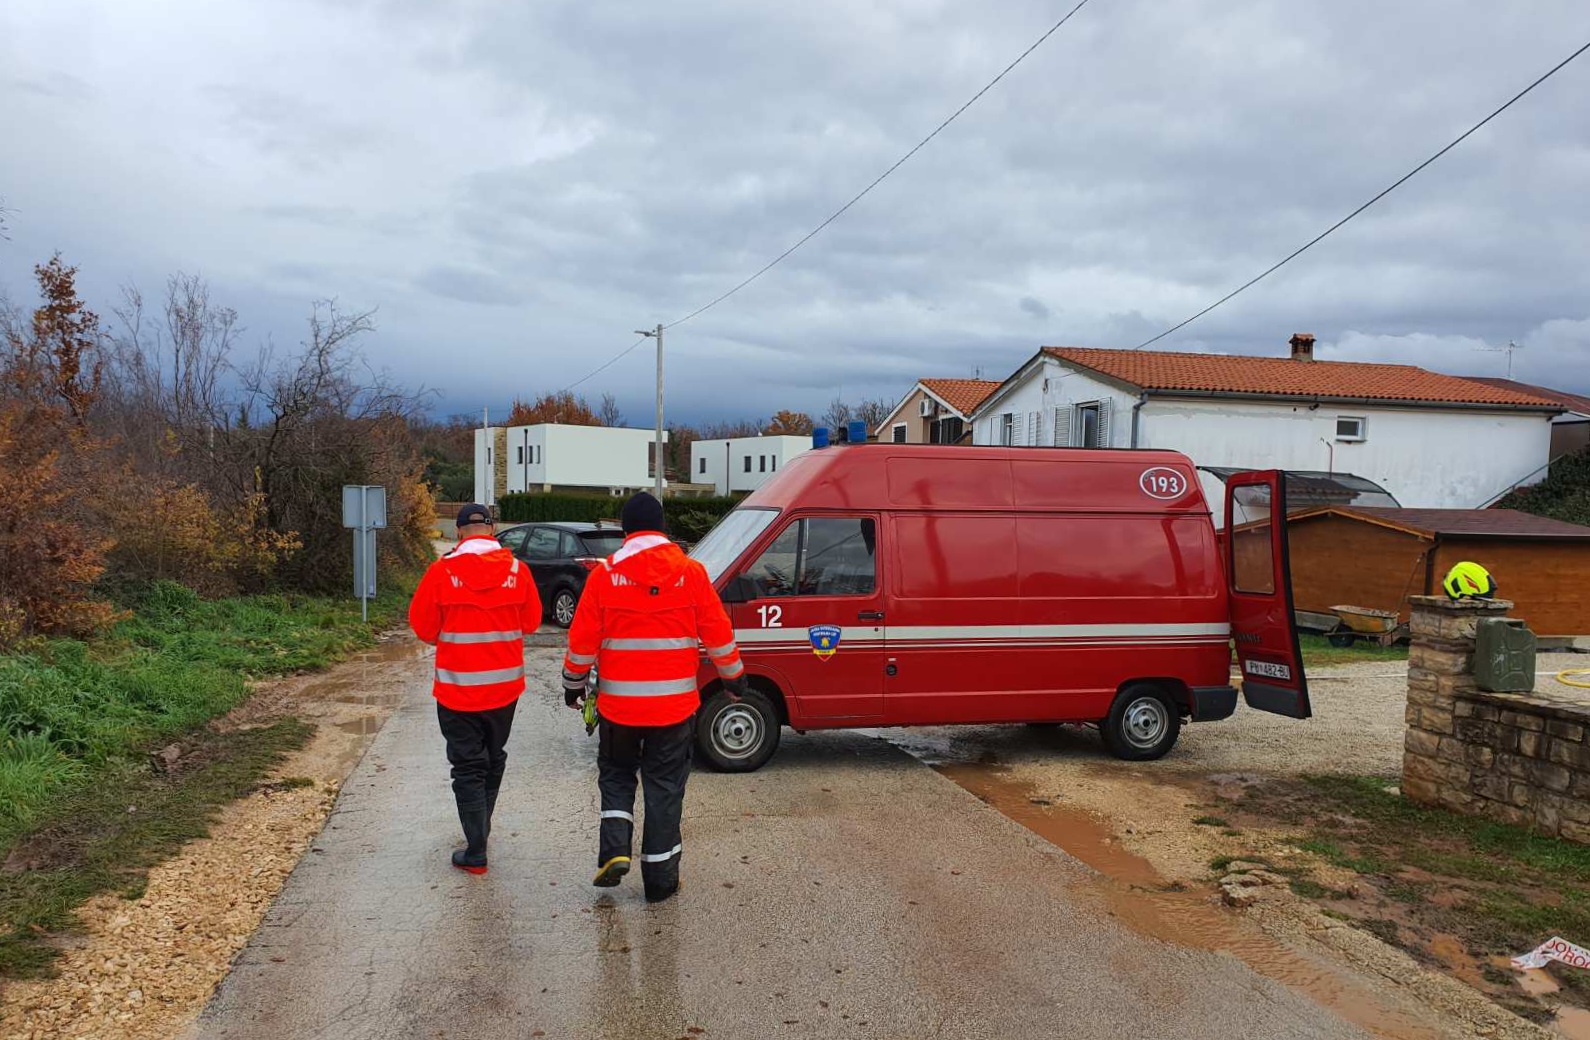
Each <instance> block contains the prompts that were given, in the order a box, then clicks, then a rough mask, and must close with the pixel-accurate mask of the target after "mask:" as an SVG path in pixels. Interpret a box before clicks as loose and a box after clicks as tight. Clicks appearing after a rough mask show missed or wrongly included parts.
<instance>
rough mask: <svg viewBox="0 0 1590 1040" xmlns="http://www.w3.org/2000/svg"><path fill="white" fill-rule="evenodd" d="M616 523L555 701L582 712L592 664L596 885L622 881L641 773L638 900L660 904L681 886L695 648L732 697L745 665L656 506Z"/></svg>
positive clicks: (634, 501)
mask: <svg viewBox="0 0 1590 1040" xmlns="http://www.w3.org/2000/svg"><path fill="white" fill-rule="evenodd" d="M621 518H622V521H623V525H624V534H625V535H626V536H627V537H626V538H625V540H624V545H623V547H622V548H621V549H619V551H618V552H616V553H614V554H613V555H612V557H611V558H610V559H607V560H604V561H603V566H602V567H600V568H599V569H597V570H595V571H593V572H592V573H591V576H590V578H589V579H588V580H587V581H586V583H585V590H584V592H583V593H581V596H580V605H579V608H578V609H577V610H576V611H575V614H574V624H573V626H572V627H570V629H569V651H568V656H567V657H565V658H564V661H563V699H564V703H566V704H567V705H568V706H569V707H571V708H579V707H581V705H582V703H583V701H584V698H585V693H586V679H587V677H588V676H589V675H590V672H591V668H592V666H596V669H597V695H596V696H597V700H596V708H597V712H598V714H599V715H600V716H601V719H600V722H599V726H600V731H601V732H600V736H599V740H598V750H597V770H598V778H597V783H598V786H599V788H600V790H601V795H602V819H601V837H600V848H599V850H598V853H597V860H596V861H597V873H596V879H595V882H594V883H595V884H596V885H597V886H598V887H601V888H609V887H612V886H613V885H616V884H618V883H619V881H620V880H622V878H623V877H624V875H625V874H626V873H628V872H629V867H630V855H631V840H632V833H633V831H634V825H635V773H636V770H637V769H638V770H639V771H640V780H641V782H642V783H644V784H645V787H646V834H645V837H644V838H643V839H642V841H641V856H640V870H641V878H642V880H643V881H644V882H645V888H646V899H647V901H648V902H658V901H659V900H663V899H667V898H668V897H669V896H671V895H673V894H674V892H676V891H677V890H678V888H679V858H680V855H681V853H682V851H683V848H684V846H683V843H682V841H681V838H680V834H679V818H680V815H681V814H682V813H683V811H684V802H685V781H686V780H687V779H688V778H689V775H690V759H691V752H692V749H693V747H694V744H695V713H696V709H697V708H699V707H700V705H701V696H700V693H699V691H698V690H697V688H696V673H697V669H698V667H699V666H700V661H701V656H700V655H701V652H702V648H705V650H706V654H707V656H708V657H709V658H711V660H712V663H713V664H714V665H715V666H716V667H717V670H718V676H719V677H720V678H721V679H722V680H723V685H724V689H725V690H726V691H727V693H728V694H729V696H730V697H731V698H733V699H735V700H738V699H739V697H740V695H741V694H743V693H744V691H745V666H744V665H743V664H741V663H740V651H739V649H738V648H737V647H736V646H735V645H734V627H733V626H732V625H731V624H730V623H729V618H728V615H727V614H725V613H724V611H723V604H722V602H721V601H720V600H719V599H718V595H717V593H716V592H714V591H713V589H712V582H711V581H709V580H708V579H707V572H706V571H705V570H704V569H703V568H702V566H701V564H699V563H697V562H696V561H695V560H692V559H690V558H689V557H688V556H686V555H685V554H684V553H683V552H682V551H681V550H680V548H679V547H678V546H677V545H675V544H674V543H673V542H671V541H669V540H668V538H667V537H666V536H665V535H664V534H663V533H662V531H663V508H662V503H661V502H658V501H657V499H655V498H653V497H652V496H651V495H648V494H646V493H645V492H641V493H640V494H638V495H636V496H635V497H633V498H631V499H630V500H629V501H628V502H627V503H625V505H624V511H623V513H622V514H621Z"/></svg>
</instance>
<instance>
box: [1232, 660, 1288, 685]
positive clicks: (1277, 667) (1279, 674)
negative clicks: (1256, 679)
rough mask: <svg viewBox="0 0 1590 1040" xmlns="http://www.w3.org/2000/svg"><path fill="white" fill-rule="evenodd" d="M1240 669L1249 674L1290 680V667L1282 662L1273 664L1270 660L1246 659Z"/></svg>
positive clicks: (1285, 680) (1284, 680)
mask: <svg viewBox="0 0 1590 1040" xmlns="http://www.w3.org/2000/svg"><path fill="white" fill-rule="evenodd" d="M1242 670H1243V671H1245V672H1247V673H1248V674H1249V675H1262V676H1263V677H1264V678H1266V679H1279V680H1281V681H1282V682H1291V681H1292V669H1290V668H1288V667H1287V666H1286V665H1284V664H1275V663H1273V662H1270V661H1247V662H1245V663H1244V664H1243V666H1242Z"/></svg>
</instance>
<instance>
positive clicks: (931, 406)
mask: <svg viewBox="0 0 1590 1040" xmlns="http://www.w3.org/2000/svg"><path fill="white" fill-rule="evenodd" d="M921 413H922V418H924V419H931V418H933V417H934V416H935V415H937V414H939V406H938V403H937V402H935V401H934V400H933V398H931V397H924V398H922V408H921Z"/></svg>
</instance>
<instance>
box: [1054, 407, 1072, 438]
mask: <svg viewBox="0 0 1590 1040" xmlns="http://www.w3.org/2000/svg"><path fill="white" fill-rule="evenodd" d="M1054 446H1055V447H1057V448H1069V447H1071V409H1069V408H1056V409H1055V410H1054Z"/></svg>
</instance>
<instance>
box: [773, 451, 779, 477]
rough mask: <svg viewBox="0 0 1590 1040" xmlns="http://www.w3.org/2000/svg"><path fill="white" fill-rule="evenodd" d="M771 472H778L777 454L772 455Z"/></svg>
mask: <svg viewBox="0 0 1590 1040" xmlns="http://www.w3.org/2000/svg"><path fill="white" fill-rule="evenodd" d="M773 472H774V473H777V472H778V456H777V455H774V456H773Z"/></svg>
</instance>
